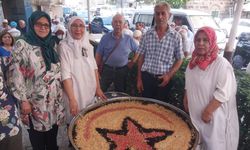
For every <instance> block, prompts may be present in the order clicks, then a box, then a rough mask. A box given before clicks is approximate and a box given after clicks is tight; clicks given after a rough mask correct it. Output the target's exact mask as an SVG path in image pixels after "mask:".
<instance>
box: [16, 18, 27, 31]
mask: <svg viewBox="0 0 250 150" xmlns="http://www.w3.org/2000/svg"><path fill="white" fill-rule="evenodd" d="M18 30H19V31H20V32H21V35H24V34H26V32H27V29H26V23H25V21H24V20H22V19H21V20H19V21H18Z"/></svg>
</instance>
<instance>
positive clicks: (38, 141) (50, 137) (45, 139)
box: [28, 125, 58, 150]
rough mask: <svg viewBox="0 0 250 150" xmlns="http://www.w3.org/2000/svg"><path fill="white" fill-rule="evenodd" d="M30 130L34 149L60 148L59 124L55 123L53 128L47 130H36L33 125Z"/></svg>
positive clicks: (48, 149)
mask: <svg viewBox="0 0 250 150" xmlns="http://www.w3.org/2000/svg"><path fill="white" fill-rule="evenodd" d="M28 132H29V138H30V142H31V145H32V148H33V150H58V146H57V132H58V126H57V125H53V127H52V129H50V130H49V131H46V132H40V131H36V130H34V128H33V125H31V127H30V129H28Z"/></svg>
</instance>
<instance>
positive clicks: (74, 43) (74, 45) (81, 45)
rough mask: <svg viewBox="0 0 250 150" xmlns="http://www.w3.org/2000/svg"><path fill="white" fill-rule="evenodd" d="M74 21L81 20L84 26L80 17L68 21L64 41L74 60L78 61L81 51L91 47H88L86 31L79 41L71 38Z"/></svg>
mask: <svg viewBox="0 0 250 150" xmlns="http://www.w3.org/2000/svg"><path fill="white" fill-rule="evenodd" d="M76 20H81V21H82V23H83V24H84V25H85V22H84V20H82V19H81V18H80V17H78V16H74V17H72V18H71V19H70V21H69V23H68V31H67V32H68V33H67V36H66V38H65V39H64V40H66V42H67V43H68V45H69V47H70V48H71V49H72V50H73V52H74V57H75V58H76V59H78V58H80V56H82V49H85V50H89V49H88V48H89V47H92V45H90V43H89V38H88V34H87V31H84V34H83V36H82V38H81V39H79V40H77V39H74V38H73V37H72V33H71V25H72V23H73V22H74V21H76Z"/></svg>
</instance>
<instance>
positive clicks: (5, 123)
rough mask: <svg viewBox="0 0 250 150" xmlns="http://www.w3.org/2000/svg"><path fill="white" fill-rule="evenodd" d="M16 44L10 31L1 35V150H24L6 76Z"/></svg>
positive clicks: (15, 104)
mask: <svg viewBox="0 0 250 150" xmlns="http://www.w3.org/2000/svg"><path fill="white" fill-rule="evenodd" d="M14 42H15V41H14V38H13V37H12V35H11V34H10V33H9V32H8V31H3V32H2V33H1V34H0V149H5V150H13V149H17V150H22V129H21V119H20V116H19V111H18V108H17V101H16V99H15V98H14V97H13V96H12V95H11V93H10V90H9V89H8V86H7V77H8V76H7V74H6V73H7V70H8V68H9V64H10V62H11V60H12V56H11V53H12V51H13V49H14ZM13 143H15V144H13Z"/></svg>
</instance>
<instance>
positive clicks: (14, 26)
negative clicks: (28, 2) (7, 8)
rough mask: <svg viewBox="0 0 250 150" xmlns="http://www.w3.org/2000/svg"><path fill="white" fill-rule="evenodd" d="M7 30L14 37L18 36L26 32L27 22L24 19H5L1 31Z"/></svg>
mask: <svg viewBox="0 0 250 150" xmlns="http://www.w3.org/2000/svg"><path fill="white" fill-rule="evenodd" d="M6 31H8V32H9V33H10V34H11V35H12V36H13V37H14V38H18V37H20V36H21V35H24V34H25V33H26V31H27V29H26V23H25V21H24V20H22V19H21V20H19V21H18V23H17V22H15V21H11V22H10V23H9V21H8V20H7V19H4V20H3V21H2V25H1V27H0V32H6Z"/></svg>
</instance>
